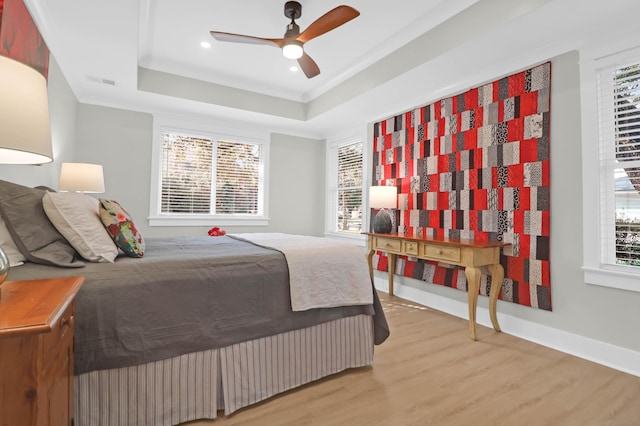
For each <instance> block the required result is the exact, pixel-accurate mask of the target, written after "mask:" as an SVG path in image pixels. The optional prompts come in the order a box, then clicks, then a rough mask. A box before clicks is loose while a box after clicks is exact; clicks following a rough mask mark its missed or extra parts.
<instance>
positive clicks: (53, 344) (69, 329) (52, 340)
mask: <svg viewBox="0 0 640 426" xmlns="http://www.w3.org/2000/svg"><path fill="white" fill-rule="evenodd" d="M73 312H74V311H73V303H70V304H69V306H67V309H65V311H64V312H63V313H62V315H60V318H59V319H58V321H57V322H56V323H55V324H53V327H52V328H51V333H45V334H44V335H43V339H44V345H43V350H44V356H45V357H46V356H47V354H50V353H56V352H57V351H59V350H60V349H59V347H60V346H61V345H63V344H64V341H65V340H66V339H68V338H69V337H68V336H73V326H74V322H75V317H74V315H73Z"/></svg>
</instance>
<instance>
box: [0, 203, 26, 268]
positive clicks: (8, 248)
mask: <svg viewBox="0 0 640 426" xmlns="http://www.w3.org/2000/svg"><path fill="white" fill-rule="evenodd" d="M0 247H2V250H3V251H4V254H6V255H7V257H8V258H9V266H11V267H14V266H20V265H22V264H23V263H24V261H25V260H27V259H25V257H24V256H23V255H22V253H20V250H18V247H17V246H16V243H15V241H13V238H11V234H9V230H8V229H7V225H5V224H4V220H3V219H2V215H0Z"/></svg>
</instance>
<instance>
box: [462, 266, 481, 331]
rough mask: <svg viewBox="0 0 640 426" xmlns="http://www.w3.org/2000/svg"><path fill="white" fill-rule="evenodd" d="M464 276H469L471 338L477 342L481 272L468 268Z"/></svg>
mask: <svg viewBox="0 0 640 426" xmlns="http://www.w3.org/2000/svg"><path fill="white" fill-rule="evenodd" d="M464 274H465V275H466V276H467V293H468V297H469V336H470V337H471V340H476V306H477V305H478V289H479V288H480V270H479V269H478V268H472V267H469V266H468V267H466V268H465V269H464Z"/></svg>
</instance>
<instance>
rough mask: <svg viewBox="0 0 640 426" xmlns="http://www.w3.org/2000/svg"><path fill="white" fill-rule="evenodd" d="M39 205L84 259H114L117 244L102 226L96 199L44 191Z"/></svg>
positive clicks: (96, 260) (91, 260) (104, 260)
mask: <svg viewBox="0 0 640 426" xmlns="http://www.w3.org/2000/svg"><path fill="white" fill-rule="evenodd" d="M42 206H43V207H44V211H45V213H46V214H47V217H48V218H49V220H50V221H51V223H52V224H53V226H55V227H56V229H57V230H58V232H60V233H61V234H62V235H63V236H64V237H65V238H66V239H67V241H69V244H71V245H72V246H73V248H75V249H76V250H77V251H78V253H79V254H80V256H82V257H83V258H85V259H86V260H88V261H90V262H113V261H114V259H115V258H116V256H118V247H117V246H116V245H115V244H114V243H113V241H112V240H111V237H110V236H109V234H108V233H107V232H106V231H105V229H104V226H102V221H101V220H100V216H99V208H98V200H96V199H95V198H92V197H90V196H88V195H84V194H79V193H77V192H66V193H64V192H47V193H46V194H44V197H42Z"/></svg>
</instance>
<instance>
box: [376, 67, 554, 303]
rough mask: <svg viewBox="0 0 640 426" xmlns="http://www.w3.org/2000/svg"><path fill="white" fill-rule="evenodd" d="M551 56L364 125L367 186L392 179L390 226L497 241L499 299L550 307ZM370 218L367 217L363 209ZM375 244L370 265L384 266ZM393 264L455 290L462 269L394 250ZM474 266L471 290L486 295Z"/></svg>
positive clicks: (487, 281) (461, 283) (487, 279)
mask: <svg viewBox="0 0 640 426" xmlns="http://www.w3.org/2000/svg"><path fill="white" fill-rule="evenodd" d="M550 89H551V63H550V62H547V63H544V64H542V65H539V66H536V67H534V68H531V69H528V70H525V71H522V72H519V73H517V74H513V75H510V76H508V77H504V78H501V79H500V80H497V81H494V82H493V83H489V84H485V85H483V86H480V87H477V88H474V89H471V90H469V91H467V92H466V93H462V94H460V95H457V96H453V97H450V98H447V99H442V100H439V101H437V102H434V103H432V104H430V105H426V106H422V107H420V108H416V109H414V110H412V111H407V112H405V113H403V114H400V115H397V116H395V117H392V118H389V119H387V120H384V121H381V122H378V123H375V124H374V141H373V185H393V186H396V187H397V188H398V210H397V213H396V221H397V226H398V232H399V233H404V234H408V235H418V236H422V235H426V236H440V237H450V238H463V239H476V240H489V241H503V242H507V243H510V244H511V245H510V246H508V247H507V248H505V250H504V251H503V254H502V256H501V259H500V262H501V264H502V266H503V267H504V270H505V279H504V281H503V283H502V291H501V294H500V298H501V299H502V300H506V301H510V302H514V303H518V304H521V305H526V306H532V307H536V308H540V309H545V310H551V291H550V272H549V222H550V216H549V117H550V114H549V112H550ZM372 217H373V216H372ZM387 261H388V260H387V257H386V256H385V255H384V253H381V252H379V253H376V255H375V256H374V266H375V267H376V268H377V269H378V270H381V271H386V270H387ZM396 273H397V274H399V275H402V276H406V277H411V278H415V279H418V280H422V281H426V282H429V283H433V284H439V285H444V286H448V287H452V288H457V289H460V290H465V291H466V288H467V282H466V278H465V275H464V271H463V270H462V269H459V268H457V267H453V266H451V265H446V264H442V263H437V262H429V261H423V260H418V259H415V258H411V257H409V258H406V257H405V258H403V257H399V258H398V261H397V265H396ZM491 285H492V283H491V276H490V275H488V274H487V273H486V271H483V274H482V279H481V283H480V294H483V295H489V289H490V286H491Z"/></svg>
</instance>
